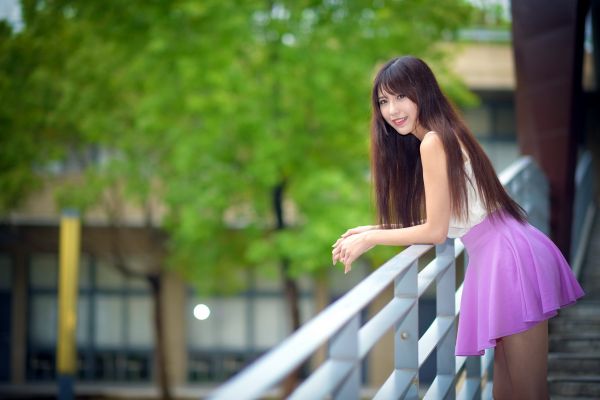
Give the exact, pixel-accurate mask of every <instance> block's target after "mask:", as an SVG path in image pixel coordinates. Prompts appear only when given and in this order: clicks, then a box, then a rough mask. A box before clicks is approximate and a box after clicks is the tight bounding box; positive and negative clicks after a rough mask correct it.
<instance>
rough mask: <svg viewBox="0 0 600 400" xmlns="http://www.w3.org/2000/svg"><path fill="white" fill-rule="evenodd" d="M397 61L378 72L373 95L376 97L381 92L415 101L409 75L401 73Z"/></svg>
mask: <svg viewBox="0 0 600 400" xmlns="http://www.w3.org/2000/svg"><path fill="white" fill-rule="evenodd" d="M399 61H400V60H395V61H394V62H392V63H390V64H389V65H386V66H385V67H384V68H383V69H382V70H381V71H380V73H379V75H378V76H377V78H376V79H375V85H374V88H375V94H376V95H377V96H379V94H380V93H382V92H386V93H389V94H394V95H399V94H402V95H404V96H407V97H408V98H410V99H411V100H412V101H415V96H414V85H413V84H412V82H411V79H410V78H409V75H408V74H407V73H405V72H404V71H403V68H402V66H401V65H397V64H400V62H399Z"/></svg>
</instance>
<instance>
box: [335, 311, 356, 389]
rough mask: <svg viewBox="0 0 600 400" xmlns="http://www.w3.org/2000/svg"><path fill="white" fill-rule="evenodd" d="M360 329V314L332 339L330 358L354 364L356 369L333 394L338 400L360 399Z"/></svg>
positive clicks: (353, 369)
mask: <svg viewBox="0 0 600 400" xmlns="http://www.w3.org/2000/svg"><path fill="white" fill-rule="evenodd" d="M359 329H360V314H357V315H355V316H354V317H352V319H351V320H350V321H348V323H347V324H346V325H345V326H344V327H343V328H342V329H340V331H339V332H338V333H337V334H336V335H335V336H334V337H333V338H332V339H331V343H330V346H329V357H330V358H332V359H337V360H340V361H346V362H347V361H350V362H352V363H354V367H353V368H352V371H351V372H350V374H349V375H348V377H347V378H346V379H345V380H344V382H343V383H342V385H341V386H340V387H339V388H338V389H337V390H336V391H335V392H334V394H333V398H334V399H336V400H345V399H349V400H358V399H359V397H360V359H359V358H358V330H359Z"/></svg>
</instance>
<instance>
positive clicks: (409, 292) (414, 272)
mask: <svg viewBox="0 0 600 400" xmlns="http://www.w3.org/2000/svg"><path fill="white" fill-rule="evenodd" d="M417 282H418V263H417V260H415V261H413V262H412V263H411V265H410V267H408V271H406V273H405V274H404V275H403V276H402V277H400V278H396V280H395V282H394V296H395V297H401V298H412V299H414V304H413V306H412V308H411V310H410V311H409V312H408V314H407V316H406V318H404V320H403V321H402V322H401V323H400V324H398V325H397V326H396V330H395V332H394V367H395V368H396V369H397V370H404V371H407V372H410V373H411V374H414V379H413V384H412V385H410V388H409V389H408V391H407V392H406V395H405V397H404V398H405V399H418V398H419V299H418V296H419V292H418V283H417Z"/></svg>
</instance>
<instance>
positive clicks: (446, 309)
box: [210, 157, 549, 400]
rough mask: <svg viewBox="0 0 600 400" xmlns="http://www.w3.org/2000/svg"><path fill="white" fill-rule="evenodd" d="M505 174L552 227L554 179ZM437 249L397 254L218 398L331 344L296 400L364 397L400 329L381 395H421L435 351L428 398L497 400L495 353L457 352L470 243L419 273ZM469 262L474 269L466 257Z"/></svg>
mask: <svg viewBox="0 0 600 400" xmlns="http://www.w3.org/2000/svg"><path fill="white" fill-rule="evenodd" d="M499 177H500V180H501V182H502V183H503V185H504V186H505V187H506V188H507V190H508V191H509V193H510V194H511V195H512V196H513V198H515V200H517V201H518V202H519V203H520V204H521V205H522V206H523V207H524V208H525V210H526V211H528V213H529V214H530V216H531V217H532V223H533V224H535V225H536V226H538V227H539V228H540V229H541V230H544V231H546V232H547V231H548V213H549V211H548V210H549V205H548V183H547V181H546V178H545V177H544V175H543V174H542V173H541V171H540V170H539V169H538V167H537V166H536V165H535V163H534V162H533V161H532V159H531V158H530V157H522V158H520V159H518V160H517V161H515V162H514V163H513V164H511V166H509V167H508V168H507V169H506V170H504V171H503V172H502V173H501V174H500V176H499ZM433 247H434V246H432V245H413V246H410V247H408V248H407V249H405V250H404V251H402V252H401V253H399V254H398V255H396V256H395V257H393V258H392V259H390V260H389V261H388V262H386V263H385V264H384V265H383V266H381V267H379V268H378V269H376V270H375V271H374V272H373V273H371V274H370V275H369V276H368V277H367V278H365V279H364V280H363V281H361V282H360V283H359V284H358V285H356V286H355V287H354V288H353V289H352V290H350V291H349V292H348V293H346V294H345V295H344V296H343V297H341V298H340V299H339V300H338V301H336V302H335V303H333V304H331V305H330V306H329V307H327V308H326V309H325V310H323V311H322V312H321V313H319V314H318V315H317V316H316V317H314V318H313V319H312V320H310V321H309V322H307V323H306V324H305V325H303V326H302V327H301V328H300V329H299V330H298V331H296V332H295V333H293V334H292V335H291V336H290V337H288V338H287V339H286V340H284V341H283V342H282V343H281V344H280V345H279V346H277V347H275V348H274V349H272V350H271V351H269V352H268V353H267V354H265V355H264V356H263V357H261V358H260V359H258V360H257V361H256V362H254V363H253V364H252V365H250V366H249V367H248V368H246V369H245V370H243V371H242V372H241V373H239V374H238V375H237V376H235V377H233V378H232V379H231V380H230V381H228V382H226V383H225V384H224V385H223V386H221V387H220V388H218V389H217V391H216V392H214V393H213V394H212V396H210V398H211V399H227V400H229V399H256V398H259V397H260V396H261V395H263V394H265V393H266V392H267V391H269V390H270V389H271V388H273V387H275V386H276V385H277V384H278V383H280V382H281V381H282V380H283V379H284V378H285V377H286V376H287V375H288V374H290V373H291V372H292V371H294V370H296V369H297V368H298V367H299V366H300V365H302V363H304V362H305V361H306V360H308V359H309V357H311V356H312V355H313V354H314V353H315V352H316V351H317V350H318V349H319V348H320V347H321V346H322V345H323V344H325V343H326V342H328V344H329V346H328V356H327V359H326V360H325V361H324V362H323V363H322V364H321V365H320V366H319V367H318V368H317V369H316V370H315V371H313V372H312V373H311V374H310V375H309V376H308V377H307V378H306V380H304V381H303V382H302V383H301V384H300V385H299V386H298V387H297V388H296V390H295V391H294V392H293V393H292V394H291V396H290V397H289V398H290V399H310V400H313V399H322V398H328V397H331V398H333V399H343V400H347V399H358V398H359V397H360V389H361V367H362V360H364V358H365V357H366V356H367V355H368V354H369V351H370V350H371V349H372V348H373V346H374V345H375V344H376V343H377V342H378V341H379V340H380V339H381V337H382V336H383V335H384V334H385V333H387V332H388V331H389V330H390V329H392V330H393V332H394V355H393V358H394V370H393V371H392V372H391V374H390V375H389V377H388V379H387V380H386V381H385V383H384V384H383V385H382V386H381V387H380V388H379V389H378V391H377V393H376V394H375V396H374V398H375V399H398V398H408V399H416V398H418V397H419V395H420V393H419V389H420V388H419V381H418V374H419V369H420V367H421V366H422V365H423V364H424V362H425V361H426V360H427V358H428V357H429V356H430V355H431V354H432V352H433V351H434V350H436V358H437V371H436V376H435V378H434V380H433V382H432V384H431V385H430V386H429V387H428V388H427V390H426V392H425V394H424V398H425V399H454V398H460V399H475V398H476V399H479V398H490V399H491V397H492V396H491V394H492V383H491V380H492V370H491V369H492V368H491V367H492V364H493V363H492V361H493V351H492V350H488V351H486V354H485V356H483V357H478V356H476V357H457V356H455V355H454V347H455V340H456V325H457V321H458V314H459V312H460V298H461V294H462V283H460V285H459V287H458V288H456V274H455V269H456V261H457V257H458V256H459V255H460V254H461V253H462V252H463V251H464V246H463V244H462V242H461V241H460V240H459V239H456V240H452V239H449V240H447V241H446V242H445V243H444V244H441V245H437V246H435V258H434V259H433V261H431V262H429V264H427V265H426V266H425V267H424V268H423V269H422V270H421V271H420V272H419V270H418V261H419V259H420V258H421V257H422V256H423V255H424V254H425V253H426V252H428V251H429V250H430V249H432V248H433ZM463 260H464V262H465V268H466V263H467V257H466V255H465V257H463ZM391 285H393V288H394V296H393V298H392V300H391V301H390V302H389V303H387V305H385V306H384V307H383V308H382V309H381V310H380V311H379V312H378V313H377V314H375V315H374V316H373V317H372V318H371V319H369V320H368V321H366V322H365V323H364V324H362V325H361V313H362V311H363V310H364V309H365V308H366V307H368V306H369V305H370V304H371V303H372V302H373V300H374V299H375V298H377V297H378V295H380V294H381V293H382V292H383V291H384V290H385V289H386V288H389V287H390V286H391ZM432 285H435V292H436V293H435V294H436V313H437V315H436V317H435V319H434V320H433V322H432V323H431V325H429V327H428V328H427V330H426V331H425V333H424V334H423V335H422V336H421V337H419V321H418V305H419V298H421V296H422V295H423V294H424V293H425V291H426V290H427V289H428V288H429V287H431V286H432ZM421 389H424V388H421ZM457 392H458V393H457Z"/></svg>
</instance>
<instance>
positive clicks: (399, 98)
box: [396, 94, 406, 100]
mask: <svg viewBox="0 0 600 400" xmlns="http://www.w3.org/2000/svg"><path fill="white" fill-rule="evenodd" d="M405 97H406V96H405V95H403V94H399V95H398V96H396V98H397V99H398V100H402V99H403V98H405Z"/></svg>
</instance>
